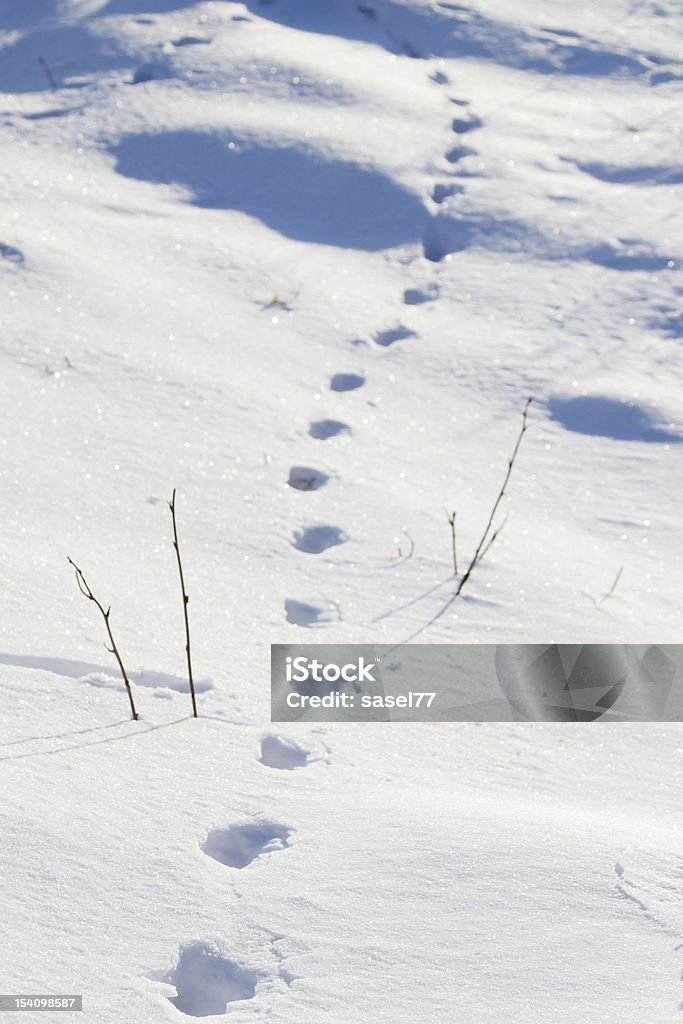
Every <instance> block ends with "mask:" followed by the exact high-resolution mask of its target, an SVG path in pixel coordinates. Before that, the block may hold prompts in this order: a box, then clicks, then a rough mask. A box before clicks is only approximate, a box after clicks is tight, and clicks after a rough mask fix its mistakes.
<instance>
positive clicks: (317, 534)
mask: <svg viewBox="0 0 683 1024" xmlns="http://www.w3.org/2000/svg"><path fill="white" fill-rule="evenodd" d="M347 540H348V537H347V536H346V534H345V533H344V531H343V530H340V529H339V527H338V526H306V527H304V528H303V529H301V530H298V531H297V532H296V533H295V534H294V540H293V541H292V543H293V544H294V547H295V548H296V549H297V551H305V552H306V553H307V554H309V555H320V554H322V552H323V551H327V549H328V548H333V547H336V546H337V545H338V544H344V543H345V542H346V541H347Z"/></svg>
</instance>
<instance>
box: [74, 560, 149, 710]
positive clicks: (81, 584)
mask: <svg viewBox="0 0 683 1024" xmlns="http://www.w3.org/2000/svg"><path fill="white" fill-rule="evenodd" d="M67 557H68V556H67ZM68 562H69V565H72V566H73V567H74V570H75V572H76V583H77V584H78V589H79V590H80V592H81V594H83V596H84V597H87V599H88V600H89V601H93V602H94V603H95V604H96V605H97V607H98V609H99V611H100V614H101V616H102V618H103V619H104V624H105V626H106V627H107V635H108V637H109V643H110V644H111V647H107V645H106V644H105V645H104V646H105V647H106V648H107V650H108V651H109V653H110V654H113V655H114V657H115V658H116V660H117V662H118V665H119V668H120V670H121V675H122V676H123V681H124V683H125V684H126V692H127V694H128V700H129V701H130V711H131V714H132V716H133V720H134V721H136V722H137V719H138V713H137V711H136V710H135V701H134V700H133V691H132V689H131V686H130V681H129V679H128V676H127V675H126V670H125V668H124V667H123V662H122V661H121V655H120V654H119V649H118V647H117V646H116V643H115V642H114V637H113V634H112V631H111V624H110V622H109V614H110V612H111V608H110V607H108V608H107V609H106V610H105V608H104V605H102V604H100V602H99V601H98V600H97V598H96V597H95V595H94V594H93V592H92V590H91V589H90V587H89V586H88V584H87V582H86V579H85V576H84V575H83V573H82V572H81V570H80V569H79V568H78V566H77V565H76V563H75V562H74V561H73V559H71V558H68Z"/></svg>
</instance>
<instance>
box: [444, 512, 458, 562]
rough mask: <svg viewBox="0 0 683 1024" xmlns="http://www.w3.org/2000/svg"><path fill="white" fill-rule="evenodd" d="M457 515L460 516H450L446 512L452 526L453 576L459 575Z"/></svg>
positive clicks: (454, 514)
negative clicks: (456, 539) (456, 537)
mask: <svg viewBox="0 0 683 1024" xmlns="http://www.w3.org/2000/svg"><path fill="white" fill-rule="evenodd" d="M457 514H458V513H457V512H451V514H450V515H448V512H446V515H447V516H448V522H449V525H450V528H451V552H452V555H453V575H454V576H457V575H458V552H457V550H456V543H455V517H456V516H457Z"/></svg>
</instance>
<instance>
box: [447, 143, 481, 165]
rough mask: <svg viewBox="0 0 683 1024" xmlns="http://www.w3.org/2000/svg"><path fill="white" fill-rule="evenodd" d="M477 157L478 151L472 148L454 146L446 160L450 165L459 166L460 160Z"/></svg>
mask: <svg viewBox="0 0 683 1024" xmlns="http://www.w3.org/2000/svg"><path fill="white" fill-rule="evenodd" d="M476 155H477V151H476V149H472V147H471V146H454V147H453V149H449V150H448V152H447V153H446V159H447V160H448V162H449V164H457V162H458V160H464V159H465V157H466V156H476Z"/></svg>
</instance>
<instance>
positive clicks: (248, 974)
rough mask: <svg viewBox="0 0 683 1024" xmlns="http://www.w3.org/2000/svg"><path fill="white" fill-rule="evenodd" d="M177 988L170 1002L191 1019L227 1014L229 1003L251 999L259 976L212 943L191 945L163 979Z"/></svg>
mask: <svg viewBox="0 0 683 1024" xmlns="http://www.w3.org/2000/svg"><path fill="white" fill-rule="evenodd" d="M163 980H164V981H165V982H166V983H167V984H169V985H174V986H175V989H176V992H177V993H178V994H177V995H176V996H172V997H171V998H170V1000H169V1002H171V1003H173V1005H174V1006H175V1007H176V1009H178V1010H180V1012H181V1013H185V1014H187V1015H188V1017H213V1016H217V1015H219V1014H224V1013H225V1012H226V1011H227V1008H228V1003H235V1002H239V1001H240V1000H242V999H251V998H253V996H254V995H255V993H256V982H257V981H258V975H257V974H255V973H254V972H253V971H248V970H246V969H245V968H244V967H241V966H240V965H239V964H238V963H236V962H235V961H234V960H230V959H228V958H227V957H225V956H223V954H222V952H221V951H220V949H219V948H218V947H216V946H214V945H211V944H210V943H208V942H191V943H189V944H188V945H186V946H182V947H181V949H180V957H179V959H178V963H177V964H176V966H175V967H174V968H173V969H172V970H170V971H169V972H168V974H167V975H165V977H164V979H163Z"/></svg>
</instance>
